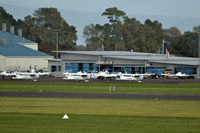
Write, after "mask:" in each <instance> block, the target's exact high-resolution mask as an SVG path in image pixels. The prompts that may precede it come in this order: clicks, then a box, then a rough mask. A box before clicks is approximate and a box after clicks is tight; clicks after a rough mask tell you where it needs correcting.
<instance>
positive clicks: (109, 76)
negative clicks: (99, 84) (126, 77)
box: [97, 71, 117, 80]
mask: <svg viewBox="0 0 200 133" xmlns="http://www.w3.org/2000/svg"><path fill="white" fill-rule="evenodd" d="M116 77H117V73H110V72H108V71H100V72H99V73H98V74H97V78H98V79H102V80H103V79H115V78H116Z"/></svg>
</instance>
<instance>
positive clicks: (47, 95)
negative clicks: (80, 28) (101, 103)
mask: <svg viewBox="0 0 200 133" xmlns="http://www.w3.org/2000/svg"><path fill="white" fill-rule="evenodd" d="M0 97H32V98H101V99H155V100H200V95H168V94H122V93H58V92H0Z"/></svg>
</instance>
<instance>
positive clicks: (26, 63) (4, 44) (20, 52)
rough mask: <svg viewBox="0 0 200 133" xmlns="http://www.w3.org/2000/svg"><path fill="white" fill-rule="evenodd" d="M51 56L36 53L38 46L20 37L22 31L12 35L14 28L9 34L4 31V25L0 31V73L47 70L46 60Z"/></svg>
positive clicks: (51, 57)
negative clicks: (6, 71)
mask: <svg viewBox="0 0 200 133" xmlns="http://www.w3.org/2000/svg"><path fill="white" fill-rule="evenodd" d="M49 59H53V56H50V55H48V54H45V53H42V52H40V51H38V44H37V43H35V42H33V41H30V40H27V39H25V38H23V37H22V30H18V35H15V34H14V27H13V26H11V27H10V33H9V32H7V31H6V24H3V25H2V31H0V71H5V70H11V71H14V70H29V69H33V68H36V69H37V70H39V69H43V70H44V69H46V70H47V69H48V60H49Z"/></svg>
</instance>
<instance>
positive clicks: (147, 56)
mask: <svg viewBox="0 0 200 133" xmlns="http://www.w3.org/2000/svg"><path fill="white" fill-rule="evenodd" d="M58 53H59V54H60V57H61V58H60V63H59V62H57V63H56V61H55V60H54V61H52V60H51V61H49V71H51V69H52V68H56V64H58V65H59V66H58V67H60V72H61V73H62V72H66V71H69V72H78V71H86V72H91V71H102V70H103V69H108V68H109V69H112V71H114V72H119V71H122V72H125V71H126V72H127V73H146V72H147V73H156V74H161V73H163V72H164V71H165V70H170V71H171V72H172V73H177V72H182V73H186V74H197V71H198V58H190V57H177V56H174V55H166V54H157V53H142V52H129V51H58ZM57 61H58V60H57ZM54 70H56V69H54Z"/></svg>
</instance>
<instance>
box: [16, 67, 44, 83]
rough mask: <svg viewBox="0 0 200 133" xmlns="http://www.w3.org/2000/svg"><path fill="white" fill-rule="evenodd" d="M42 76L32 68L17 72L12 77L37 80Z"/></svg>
mask: <svg viewBox="0 0 200 133" xmlns="http://www.w3.org/2000/svg"><path fill="white" fill-rule="evenodd" d="M39 77H40V74H39V73H36V71H35V69H32V70H31V72H17V73H16V74H15V76H13V77H12V79H25V80H33V81H37V80H38V78H39Z"/></svg>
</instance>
